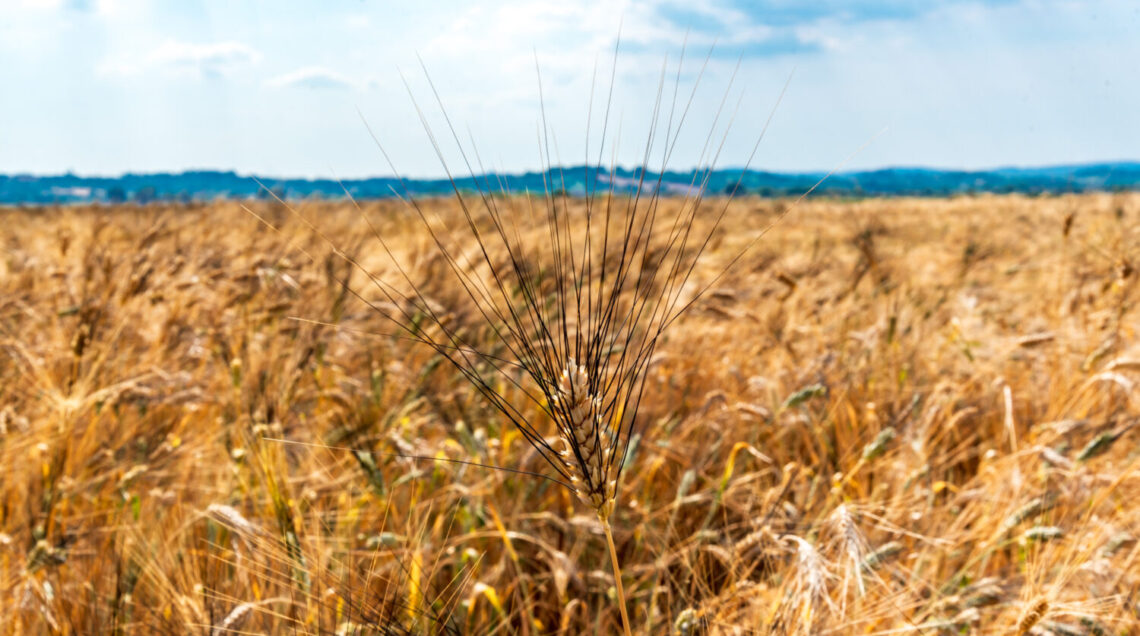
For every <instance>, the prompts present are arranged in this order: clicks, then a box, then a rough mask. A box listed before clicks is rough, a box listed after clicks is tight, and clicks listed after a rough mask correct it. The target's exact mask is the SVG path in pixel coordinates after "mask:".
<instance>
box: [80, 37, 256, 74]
mask: <svg viewBox="0 0 1140 636" xmlns="http://www.w3.org/2000/svg"><path fill="white" fill-rule="evenodd" d="M260 60H261V54H260V53H259V52H258V51H256V50H255V49H253V48H252V47H250V46H249V45H246V44H243V43H241V42H232V41H231V42H210V43H204V44H193V43H189V42H179V41H176V40H167V41H166V42H163V43H162V44H161V45H159V46H158V47H157V48H155V49H154V50H152V51H151V52H150V53H148V54H146V55H143V56H142V57H141V58H139V59H127V58H119V59H116V60H108V61H106V62H104V63H103V64H102V65H100V67H99V71H100V72H101V73H103V74H105V75H138V74H141V73H145V72H147V71H153V70H167V71H175V72H182V73H190V74H194V75H199V76H205V77H216V76H220V75H225V74H227V73H229V72H231V71H233V70H235V69H237V68H239V67H241V66H246V65H251V64H256V63H257V62H259V61H260Z"/></svg>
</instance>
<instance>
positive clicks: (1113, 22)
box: [0, 0, 1140, 177]
mask: <svg viewBox="0 0 1140 636" xmlns="http://www.w3.org/2000/svg"><path fill="white" fill-rule="evenodd" d="M3 3H4V7H3V9H0V172H7V173H14V172H18V173H25V172H30V173H36V174H54V173H61V172H64V171H69V170H70V171H74V172H77V173H80V174H91V175H114V174H119V173H122V172H125V171H135V172H150V171H166V170H182V169H190V168H210V169H235V170H238V171H240V172H243V173H247V172H256V173H260V174H267V175H273V176H334V175H335V176H339V177H358V176H366V175H380V174H390V173H391V169H390V168H389V167H388V165H387V164H386V162H385V161H384V158H383V157H382V155H381V154H380V152H379V151H378V150H377V148H376V146H375V144H374V143H373V142H372V140H371V138H370V137H369V134H368V131H367V129H366V128H365V125H364V123H363V122H362V120H361V116H360V115H361V114H362V115H363V117H364V119H365V120H367V122H368V124H369V125H370V126H371V127H372V129H373V130H374V131H375V133H376V134H377V136H378V137H379V138H380V140H381V142H382V143H383V144H384V147H385V148H386V149H387V150H388V151H389V154H390V155H391V156H392V159H393V161H394V162H395V164H396V167H397V168H398V169H399V170H400V171H401V172H403V173H405V174H407V175H410V176H438V175H440V174H442V168H441V167H440V163H439V160H438V159H437V158H436V156H435V154H434V151H433V150H432V146H431V143H430V141H429V140H428V138H427V137H426V135H425V133H424V129H423V127H422V125H421V123H420V121H419V119H418V117H417V114H416V109H415V106H414V105H413V102H412V97H410V96H409V90H408V89H406V88H405V85H404V80H403V79H401V73H402V74H403V76H404V77H405V78H406V80H407V84H408V87H409V88H410V93H411V96H414V98H415V99H416V100H418V102H419V104H420V106H421V107H423V109H424V111H425V115H426V117H427V119H428V122H429V124H430V125H431V126H432V127H433V129H435V130H436V132H437V134H438V136H439V137H440V145H441V147H443V149H444V152H445V155H446V157H447V160H448V162H449V163H450V164H451V165H452V166H453V167H456V168H461V167H462V166H461V158H460V157H459V155H458V154H457V152H456V151H455V143H454V141H453V140H451V138H450V136H445V134H444V133H445V131H444V130H443V129H441V127H442V126H443V125H444V122H443V120H442V118H441V116H440V114H439V109H438V107H437V106H436V105H435V103H434V98H433V96H432V92H431V88H430V86H429V85H428V83H427V80H426V79H425V75H424V73H423V71H422V70H421V69H420V66H419V62H418V61H417V54H418V55H419V56H420V57H422V59H423V62H424V64H425V65H426V67H427V70H428V71H429V73H430V77H431V80H432V81H433V82H434V84H435V86H436V88H437V89H438V90H439V93H440V96H441V98H442V100H443V102H444V105H445V106H446V109H447V114H448V115H449V116H450V118H451V121H452V122H453V123H455V124H456V126H457V128H458V130H459V133H460V135H461V137H462V139H463V141H464V143H465V144H469V141H468V140H469V139H473V140H474V145H475V147H476V148H477V149H478V152H479V158H480V159H481V160H482V162H483V163H484V166H485V167H486V168H488V169H490V168H495V169H504V170H509V171H517V170H524V169H533V168H536V167H538V166H539V165H540V151H539V141H538V140H539V135H538V130H539V125H540V119H541V116H542V113H541V110H540V108H539V98H538V80H537V76H536V72H535V56H536V54H537V58H538V63H539V66H540V68H541V73H542V88H543V96H544V100H543V101H544V103H545V106H546V112H545V114H546V120H547V123H548V125H549V129H550V131H551V136H550V137H549V139H550V143H549V151H550V155H551V157H552V159H554V161H555V162H556V163H557V162H558V158H559V157H560V158H561V162H562V163H575V164H577V163H583V162H584V161H585V158H586V157H587V156H590V159H591V161H596V159H597V152H598V139H599V138H600V136H601V126H602V112H603V110H604V106H605V102H604V97H605V94H606V90H607V88H608V81H609V72H610V68H611V65H612V63H613V58H612V54H613V46H614V42H615V40H616V37H617V35H618V33H619V27H620V33H621V47H622V52H621V54H620V56H619V58H618V60H617V68H616V86H615V89H614V97H613V103H612V109H611V117H610V121H609V124H608V127H607V146H606V147H605V148H604V149H603V154H604V156H605V160H606V161H607V162H608V161H609V160H610V159H611V158H614V157H616V159H617V160H618V161H619V162H620V163H622V164H625V165H632V164H635V163H638V162H639V161H640V158H641V156H642V152H643V150H644V148H645V146H646V140H647V135H648V131H649V123H650V121H651V120H652V116H653V106H654V101H655V96H656V95H657V90H658V83H659V79H660V77H661V70H662V64H663V63H666V64H667V65H668V78H669V83H668V85H667V88H666V93H665V95H666V98H667V102H668V101H669V100H671V99H672V95H673V88H672V80H673V79H674V78H675V77H676V73H677V68H676V62H677V59H678V57H679V54H680V52H681V47H682V44H683V43H685V42H686V41H687V49H686V53H685V59H684V65H683V66H682V68H681V88H680V93H679V94H680V98H679V101H680V103H681V104H683V103H684V102H685V100H686V99H687V96H688V94H689V91H690V90H691V89H692V87H693V82H694V81H695V80H696V79H697V77H698V71H699V69H700V67H701V65H702V63H703V62H704V58H705V54H706V53H707V52H708V50H709V48H710V46H711V45H713V44H714V42H715V44H716V48H715V49H714V52H713V54H712V56H711V58H710V59H709V62H708V66H707V69H706V70H705V72H704V74H703V75H701V76H700V77H701V79H700V84H699V86H698V87H697V88H698V90H697V91H696V97H695V99H694V101H693V105H692V107H691V109H690V111H689V113H688V115H687V116H686V119H685V125H684V127H683V128H682V131H681V134H680V136H679V137H678V138H677V141H676V147H675V149H674V151H673V153H672V155H671V160H670V162H669V163H670V166H672V167H677V168H687V167H692V166H693V165H696V164H698V163H700V162H703V161H705V160H707V157H708V156H709V153H708V152H703V150H704V149H705V146H706V140H707V139H708V138H709V131H710V130H715V131H716V132H715V136H714V140H715V143H714V144H713V145H712V146H713V148H714V149H715V148H717V147H719V144H720V139H721V137H722V133H723V130H724V127H725V124H726V122H728V121H729V120H730V119H731V122H732V123H731V130H730V134H729V135H728V136H727V138H726V139H727V140H726V141H725V143H724V145H723V148H722V149H721V151H720V154H719V156H718V159H717V162H718V164H719V165H741V164H743V162H744V161H745V160H746V159H747V157H748V156H749V154H750V153H751V150H752V147H753V144H754V142H755V140H756V137H757V136H758V135H759V133H760V131H761V130H762V129H763V126H764V123H765V121H766V120H767V119H768V115H769V113H770V112H771V110H772V107H773V105H774V103H775V101H776V99H777V96H778V95H779V94H780V91H781V89H782V88H783V86H784V83H785V81H786V80H787V79H788V77H789V75H791V76H792V79H791V83H790V85H789V88H788V90H787V93H786V96H785V97H784V99H783V102H782V103H781V104H780V106H779V108H778V109H777V110H776V112H775V116H774V118H773V120H772V125H771V128H770V129H769V131H768V133H767V136H766V137H765V139H764V142H763V144H762V145H761V146H760V150H759V152H758V153H757V154H756V156H755V159H754V160H753V165H754V166H755V167H757V168H760V169H769V170H779V171H803V170H826V169H829V168H831V167H832V166H834V165H836V164H837V163H839V162H840V161H842V160H843V159H844V158H845V157H847V156H849V155H850V154H851V153H852V152H854V151H856V149H858V148H860V147H861V146H863V145H864V144H865V142H867V141H868V140H870V139H872V138H873V137H874V141H873V142H872V143H871V144H870V145H869V146H867V147H866V148H865V149H863V150H861V151H860V152H858V154H856V155H855V157H854V158H853V159H851V161H850V162H849V163H848V164H846V167H848V168H869V167H881V166H887V165H924V166H934V167H945V168H984V167H993V166H1000V165H1045V164H1056V163H1073V162H1087V161H1099V160H1115V159H1140V120H1138V116H1137V113H1140V2H1136V1H1135V0H1101V1H1097V0H1090V1H1088V2H1067V1H1060V0H1007V1H1001V2H978V1H970V0H941V1H939V0H926V1H912V0H886V1H883V2H864V1H861V0H856V1H841V0H824V1H821V2H802V1H797V0H761V1H758V2H748V1H746V0H713V1H706V2H701V1H689V0H646V1H637V2H635V1H625V2H620V1H619V2H614V1H608V0H606V1H603V0H599V1H594V0H558V1H556V2H535V1H524V2H512V1H498V2H490V1H482V0H474V1H465V2H455V1H442V2H431V3H407V2H394V1H392V0H384V1H375V0H339V1H335V2H320V3H318V2H289V1H280V0H277V1H272V2H271V1H260V0H179V1H177V2H175V1H169V2H143V1H141V0H3ZM417 5H422V6H417ZM686 33H687V40H686ZM738 61H739V68H738V70H736V76H735V81H734V82H733V83H732V84H731V85H730V84H729V81H730V78H731V77H732V75H733V72H734V69H736V67H737V63H738ZM595 68H597V71H596V73H597V78H598V79H597V81H596V82H594V84H595V85H596V87H597V88H596V90H595V94H594V99H593V111H592V112H593V117H592V122H591V124H592V125H591V127H590V134H589V147H588V148H587V134H586V132H587V113H589V112H590V108H589V105H590V103H591V98H590V96H591V85H592V82H593V78H594V76H595ZM793 70H794V74H793ZM726 88H727V93H726ZM726 94H727V101H726V102H725V103H727V107H726V110H727V112H726V113H724V114H722V115H721V116H720V118H719V119H718V118H717V110H718V106H719V105H720V104H721V103H722V100H724V98H725V96H726ZM358 111H359V114H358ZM667 115H668V105H666V108H665V109H664V111H662V124H664V120H665V118H666V117H667ZM714 122H715V127H714ZM884 129H885V132H883V133H882V134H881V135H878V136H877V137H876V134H877V133H879V132H880V131H883V130H884ZM661 140H662V138H661V137H660V136H658V137H657V141H656V142H655V144H654V156H655V157H656V158H655V159H654V160H653V161H654V162H655V163H656V164H659V163H660V155H661V153H660V149H661V145H662V144H661ZM472 159H473V157H472Z"/></svg>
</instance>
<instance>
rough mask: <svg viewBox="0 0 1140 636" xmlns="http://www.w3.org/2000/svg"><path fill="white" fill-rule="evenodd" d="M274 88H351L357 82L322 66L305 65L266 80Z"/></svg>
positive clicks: (356, 84)
mask: <svg viewBox="0 0 1140 636" xmlns="http://www.w3.org/2000/svg"><path fill="white" fill-rule="evenodd" d="M266 84H267V85H269V86H273V87H275V88H307V89H310V90H318V89H342V90H343V89H351V88H355V87H356V86H358V84H359V83H358V82H356V81H354V80H352V79H351V78H349V77H346V76H344V75H341V74H340V73H337V72H336V71H334V70H331V69H327V68H324V67H322V66H305V67H302V68H299V69H297V70H295V71H292V72H289V73H285V74H284V75H278V76H277V77H274V78H272V79H270V80H268V81H267V82H266Z"/></svg>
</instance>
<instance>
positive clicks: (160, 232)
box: [0, 194, 1140, 635]
mask: <svg viewBox="0 0 1140 636" xmlns="http://www.w3.org/2000/svg"><path fill="white" fill-rule="evenodd" d="M526 204H527V203H526V201H525V199H522V198H514V199H507V200H504V202H503V205H518V206H521V205H526ZM563 204H564V205H566V206H567V208H566V209H567V214H568V216H567V218H568V219H577V220H579V221H580V218H581V215H580V214H577V213H576V211H578V212H580V210H579V209H578V208H580V207H581V205H582V204H581V201H580V200H573V199H570V200H567V201H565V202H563ZM425 205H426V206H427V207H429V208H430V209H431V211H432V213H433V214H439V215H441V217H442V218H443V219H444V220H445V221H446V220H448V219H452V220H454V221H455V222H458V220H459V219H460V218H461V217H460V216H459V215H460V211H459V209H458V206H457V205H456V204H455V202H454V201H452V200H432V201H428V202H425ZM660 205H662V206H675V205H679V203H677V202H676V201H675V200H673V199H663V200H662V201H661V203H660ZM788 205H790V202H788V201H781V200H761V199H751V198H738V199H734V200H732V201H731V202H730V203H729V204H728V208H727V210H728V211H727V216H726V218H725V221H724V223H723V227H724V228H727V230H718V231H717V232H716V233H714V235H713V239H712V242H711V243H710V246H709V248H708V251H707V252H706V253H705V255H704V257H703V258H702V259H701V260H700V262H699V265H698V266H697V269H696V270H695V271H694V273H693V276H692V279H691V280H690V281H689V283H688V285H690V286H691V287H692V290H690V292H689V293H695V291H696V290H698V289H700V288H701V287H702V286H703V285H708V284H710V283H712V284H713V286H712V287H711V289H710V290H709V292H708V293H707V294H705V295H704V296H702V297H700V298H699V299H698V300H697V302H696V303H695V304H694V305H693V307H692V308H691V309H690V310H689V311H688V312H687V313H685V314H684V315H682V316H681V318H680V319H679V320H678V321H677V323H676V324H675V325H673V327H671V329H670V330H669V331H668V332H667V333H666V335H665V337H664V339H663V341H662V342H661V343H660V344H659V345H658V347H657V350H656V353H655V355H654V358H653V360H652V361H651V363H650V365H649V367H648V373H647V379H646V388H645V392H646V394H645V397H644V399H643V400H642V402H641V406H640V409H639V413H638V418H640V420H641V422H642V423H643V424H642V426H641V427H640V428H639V430H638V434H637V435H636V436H635V438H634V439H632V440H631V443H630V446H629V449H628V452H627V455H626V458H625V461H626V468H625V470H624V472H623V473H622V477H621V480H620V483H619V484H618V492H619V496H618V506H617V509H616V510H615V512H614V513H613V515H612V521H613V528H614V535H615V543H616V549H617V552H618V554H619V555H620V558H621V562H622V569H623V574H624V582H625V595H626V597H627V599H628V606H629V613H630V619H631V623H632V624H633V626H634V631H635V632H637V633H642V634H685V635H688V634H855V633H858V634H893V633H913V634H1010V633H1014V634H1017V633H1029V634H1042V635H1044V634H1058V635H1060V634H1065V635H1067V634H1131V633H1136V627H1135V625H1136V624H1137V621H1138V616H1140V606H1138V605H1137V603H1138V601H1137V591H1138V585H1140V565H1138V562H1137V557H1138V554H1140V547H1138V544H1137V542H1136V537H1137V534H1138V533H1140V507H1138V506H1137V505H1136V504H1135V502H1136V501H1137V498H1138V497H1140V482H1138V478H1140V472H1138V469H1137V461H1138V459H1140V451H1138V450H1137V448H1138V447H1137V439H1138V436H1140V430H1138V429H1137V428H1136V427H1135V425H1136V423H1137V422H1138V421H1140V416H1138V413H1140V408H1138V404H1137V400H1138V394H1137V390H1138V389H1137V386H1136V384H1137V382H1140V344H1138V334H1137V328H1138V327H1140V319H1138V317H1137V313H1136V301H1137V296H1138V290H1137V274H1136V272H1135V270H1134V268H1135V267H1136V266H1137V263H1136V258H1137V257H1136V255H1137V253H1138V251H1137V250H1138V249H1140V229H1138V228H1140V221H1138V220H1140V196H1137V195H1135V194H1118V195H1109V194H1091V195H1081V196H1075V195H1072V196H1057V197H1025V196H1020V195H1011V196H1001V197H997V196H980V197H959V198H953V199H905V198H900V199H891V200H862V201H840V200H826V199H820V200H809V201H807V202H804V203H802V204H800V205H799V206H798V207H796V208H795V209H794V210H793V211H792V213H791V214H790V215H789V216H788V217H787V218H786V219H785V220H784V221H783V222H782V223H781V224H780V225H778V226H777V228H776V229H775V230H773V231H772V232H770V233H769V234H767V235H766V236H765V237H764V238H763V240H762V241H760V242H759V243H758V244H757V246H756V247H755V248H754V249H753V250H751V251H749V252H748V253H747V254H746V255H745V256H744V258H743V259H741V260H740V261H739V262H738V263H737V264H736V265H735V266H734V267H733V268H731V269H730V270H729V271H728V273H727V274H726V275H725V276H723V277H722V278H720V279H717V278H716V277H717V276H718V275H719V274H720V273H721V272H722V271H723V270H724V268H725V267H726V265H727V264H728V262H729V261H730V260H731V259H732V258H733V257H734V256H736V255H737V254H738V253H739V251H740V250H741V249H742V248H743V247H744V246H746V245H747V244H748V243H750V242H751V241H752V240H753V239H754V238H755V237H756V236H757V235H758V234H759V233H760V232H761V231H763V230H764V228H766V227H767V226H768V225H769V224H770V223H771V222H772V221H773V220H775V219H776V218H777V217H778V216H779V215H780V214H781V213H783V212H784V211H785V210H786V208H787V206H788ZM251 211H252V212H253V213H254V214H253V215H251V214H249V213H247V212H245V211H243V210H242V209H241V208H240V207H239V205H238V204H236V203H226V202H219V203H213V204H190V205H182V206H173V205H151V206H142V207H140V206H119V207H104V206H92V207H83V206H73V207H62V208H53V207H46V208H24V209H7V210H3V211H0V223H2V224H3V227H4V228H5V231H4V239H3V240H4V245H3V252H2V254H3V260H2V262H0V466H2V467H3V468H2V470H3V473H2V476H0V632H3V633H6V634H41V633H43V634H95V633H121V634H149V633H169V634H211V635H212V634H227V633H233V634H249V633H296V634H376V633H379V634H403V633H412V634H421V633H455V634H579V633H587V632H594V633H602V634H604V633H616V632H617V630H619V629H620V616H619V613H618V608H617V605H616V603H615V590H614V578H613V576H612V573H611V571H610V568H609V559H608V556H607V552H606V542H605V538H604V536H603V535H602V533H601V530H600V525H599V523H598V520H597V519H596V518H595V517H594V515H592V514H586V513H587V512H588V511H585V510H584V509H582V508H581V507H580V506H578V507H576V505H577V504H576V502H575V498H574V496H573V494H572V493H570V492H569V491H567V490H565V489H563V488H561V487H559V486H558V485H556V484H553V483H551V482H550V481H549V480H546V479H543V478H540V477H534V476H529V475H525V474H518V473H509V472H504V471H499V470H493V469H489V468H485V467H481V466H477V465H469V464H463V463H457V462H456V461H444V460H458V461H462V462H473V463H476V464H484V465H491V466H501V467H507V468H511V469H515V470H523V471H534V472H543V470H544V467H543V462H542V460H541V458H540V457H539V456H538V455H537V453H535V452H534V450H533V449H532V447H531V446H530V445H528V444H527V443H526V442H525V440H523V439H522V438H521V435H520V434H519V432H518V431H517V430H516V429H515V428H514V427H512V426H509V425H508V424H507V423H505V422H504V421H503V418H502V417H501V416H500V415H499V414H498V413H497V412H496V411H494V410H493V409H491V408H490V407H489V406H488V404H487V403H486V401H485V400H483V399H482V398H481V397H480V396H479V395H478V393H477V392H476V391H474V390H473V389H472V388H471V386H470V384H469V383H468V382H467V381H466V380H465V379H464V378H463V377H462V376H461V375H460V374H459V373H458V372H456V371H455V369H454V368H452V367H449V366H447V365H446V364H441V358H440V356H439V355H438V354H437V353H435V352H433V351H432V350H431V349H430V348H427V347H424V346H422V345H420V344H418V343H416V342H413V341H411V340H410V339H408V338H403V337H399V333H397V330H395V329H394V328H393V324H392V322H391V321H388V320H385V319H384V318H383V317H382V316H381V315H379V313H378V312H377V311H375V310H374V309H373V308H371V307H369V305H368V303H366V302H363V301H368V302H372V303H378V302H381V301H382V299H381V298H380V297H379V294H378V293H377V291H376V289H375V288H374V287H373V286H372V285H371V284H370V281H369V280H368V278H367V277H366V276H365V275H364V274H362V273H361V271H360V270H358V269H355V268H353V267H352V266H350V265H349V264H348V263H347V262H346V260H345V259H344V258H341V257H340V256H338V254H337V253H336V252H335V251H334V247H335V248H337V249H340V250H343V252H344V253H345V254H347V255H349V256H350V257H351V258H352V259H354V260H355V261H357V262H359V263H360V264H361V265H362V266H363V267H365V268H367V269H369V270H370V271H374V272H375V273H376V274H377V275H379V276H381V277H387V278H388V279H391V278H392V277H393V276H394V272H392V271H390V270H386V269H385V268H386V265H385V263H384V262H383V261H382V259H379V258H378V254H379V250H378V248H377V246H376V244H375V239H374V237H373V235H372V234H371V232H370V230H369V223H368V222H372V223H375V224H376V225H377V227H379V228H381V231H382V232H383V235H384V236H385V238H386V239H387V240H388V241H389V242H390V244H391V245H392V246H394V247H393V249H394V250H396V251H398V252H399V254H398V255H399V256H400V258H401V259H402V261H403V262H404V263H406V264H407V265H408V275H409V276H410V278H411V279H412V280H414V281H416V283H417V284H418V285H419V288H420V289H421V291H422V292H423V294H424V295H425V297H426V298H428V299H429V300H431V301H432V302H433V303H434V304H435V306H437V307H438V308H439V310H440V311H441V315H445V316H446V321H447V324H449V325H450V326H451V327H452V328H454V329H456V330H459V331H461V332H462V333H464V334H467V337H468V338H469V339H470V340H471V341H472V342H483V343H488V346H491V344H493V341H492V340H491V338H490V334H488V333H486V328H485V325H484V322H483V321H482V320H481V319H480V317H479V316H477V315H473V314H472V313H471V312H470V311H466V310H464V307H465V305H464V303H463V302H462V294H461V290H459V289H457V288H456V286H455V285H454V284H452V283H449V281H450V280H451V279H450V278H449V277H448V276H445V275H441V272H443V271H444V269H443V268H444V267H445V264H444V263H443V262H442V260H441V259H440V257H439V255H438V252H437V251H436V250H435V249H434V248H433V247H432V245H431V238H430V237H429V235H428V234H427V233H426V232H425V231H424V226H423V225H422V224H421V223H420V222H419V221H418V220H416V219H414V218H412V216H411V214H410V213H409V212H408V211H407V209H406V208H405V207H403V206H402V205H400V204H399V203H398V202H378V203H368V204H365V205H364V206H363V209H362V210H357V209H355V208H354V207H352V206H351V205H348V204H342V203H321V202H310V203H306V204H302V205H300V206H299V208H298V209H297V213H296V214H294V213H292V212H290V211H288V210H286V209H285V208H284V207H283V206H281V205H280V204H275V203H270V202H262V203H260V204H257V205H256V206H254V207H252V208H251ZM258 217H260V218H261V219H264V220H266V221H268V222H269V223H271V224H272V225H273V226H275V227H277V228H278V229H277V230H273V229H270V228H269V227H268V226H267V225H266V224H265V223H263V222H262V221H261V220H259V218H258ZM304 219H307V220H309V221H311V222H312V223H313V226H315V227H316V228H318V230H319V232H314V231H313V229H312V228H311V227H310V226H309V225H308V224H307V223H306V222H305V221H304ZM575 222H578V221H575ZM707 222H708V221H707V220H706V219H704V218H703V217H701V218H698V219H697V220H696V222H695V224H696V226H697V228H698V229H699V228H700V226H701V224H702V223H707ZM521 240H523V241H534V240H538V238H537V237H532V236H522V237H521ZM546 258H550V256H549V255H547V256H546ZM346 283H347V285H346ZM357 294H359V297H358V296H357ZM480 338H482V340H480ZM528 415H529V416H531V417H533V418H534V419H535V421H536V422H537V423H538V424H536V425H538V426H541V425H543V420H542V414H541V412H540V411H539V410H538V409H537V408H535V409H533V412H529V413H528ZM551 434H553V430H552V431H551ZM411 456H418V457H420V458H422V459H414V458H412V457H411ZM546 472H549V471H546Z"/></svg>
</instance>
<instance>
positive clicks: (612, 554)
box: [602, 519, 633, 636]
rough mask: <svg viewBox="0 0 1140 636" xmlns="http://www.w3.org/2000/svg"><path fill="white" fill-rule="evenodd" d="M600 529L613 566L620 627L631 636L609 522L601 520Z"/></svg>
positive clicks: (619, 568)
mask: <svg viewBox="0 0 1140 636" xmlns="http://www.w3.org/2000/svg"><path fill="white" fill-rule="evenodd" d="M602 527H604V528H605V529H606V543H607V544H609V546H610V563H611V564H613V566H614V583H616V584H617V597H618V607H620V608H621V625H622V627H624V628H625V636H633V632H631V631H630V628H629V614H628V613H627V612H626V609H625V589H624V588H623V587H622V585H621V566H620V565H618V558H617V548H615V547H614V533H613V531H612V530H610V520H609V519H602Z"/></svg>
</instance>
